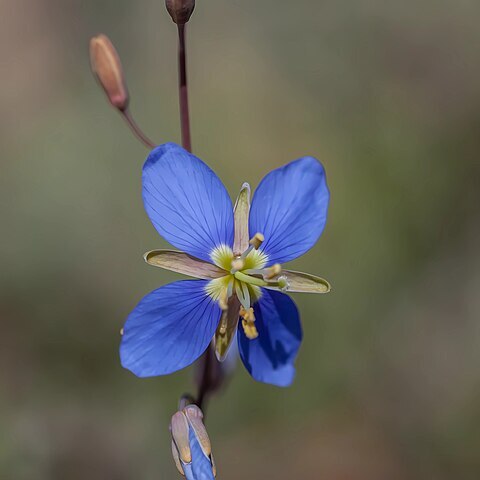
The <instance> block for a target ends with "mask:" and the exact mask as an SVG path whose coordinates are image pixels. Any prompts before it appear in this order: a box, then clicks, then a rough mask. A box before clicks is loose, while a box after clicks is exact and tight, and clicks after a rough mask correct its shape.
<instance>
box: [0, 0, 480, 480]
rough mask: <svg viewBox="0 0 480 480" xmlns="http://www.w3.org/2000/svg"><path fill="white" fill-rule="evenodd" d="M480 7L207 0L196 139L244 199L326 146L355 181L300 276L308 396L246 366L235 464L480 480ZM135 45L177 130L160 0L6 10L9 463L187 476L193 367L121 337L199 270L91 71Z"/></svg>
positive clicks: (146, 86)
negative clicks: (173, 263)
mask: <svg viewBox="0 0 480 480" xmlns="http://www.w3.org/2000/svg"><path fill="white" fill-rule="evenodd" d="M479 15H480V4H479V3H478V2H476V1H474V0H456V1H454V0H450V1H439V0H423V1H422V2H415V1H413V0H407V1H405V2H392V1H387V2H385V1H380V0H360V1H353V0H345V1H343V2H338V1H334V0H324V1H322V2H318V1H316V0H295V1H282V2H279V1H276V0H263V1H262V2H259V1H254V0H209V1H208V2H207V1H201V0H199V2H198V4H197V9H196V12H195V14H194V16H193V17H192V21H191V23H190V25H189V29H188V41H189V75H190V85H191V89H190V95H191V116H192V129H193V145H194V150H195V152H196V153H197V155H199V156H200V157H202V158H203V159H204V160H206V161H207V162H208V163H209V164H210V165H211V166H212V168H214V170H215V171H216V172H217V173H218V174H219V175H220V176H221V178H222V179H223V181H224V183H225V185H226V186H227V188H228V189H229V191H230V192H231V194H232V196H235V195H236V193H237V191H238V190H239V188H240V186H241V184H242V182H243V181H245V180H248V181H249V182H250V183H251V184H252V186H255V185H256V184H258V182H259V180H260V179H261V178H262V177H263V175H264V174H265V173H267V172H268V171H269V170H271V169H272V168H275V167H278V166H280V165H282V164H284V163H286V162H288V161H290V160H292V159H295V158H297V157H299V156H302V155H307V154H310V155H315V156H317V157H319V158H320V159H322V161H323V163H324V165H325V167H326V169H327V174H328V178H329V184H330V188H331V191H332V201H331V208H330V216H329V221H328V224H327V228H326V230H325V233H324V235H323V236H322V238H321V240H320V242H319V243H318V244H317V246H316V247H315V248H314V249H313V250H312V251H310V252H309V253H308V254H307V255H306V256H305V257H303V258H302V259H301V260H298V261H297V262H295V264H294V266H295V268H296V269H306V270H308V271H312V272H316V273H318V274H320V275H322V276H324V277H326V278H328V279H329V280H330V281H331V282H332V284H333V286H334V291H333V292H332V293H331V294H329V295H327V296H322V297H320V298H319V297H310V296H300V295H298V296H296V297H295V299H296V301H297V303H298V306H299V308H300V309H301V311H302V318H303V324H304V330H305V340H304V344H303V347H302V349H301V352H300V356H299V359H298V363H297V366H298V375H297V378H296V381H295V383H294V385H293V387H291V388H290V389H286V390H281V389H277V388H274V387H269V386H265V385H262V384H258V383H255V382H254V381H252V380H251V379H250V378H249V376H248V375H247V373H246V372H245V370H244V369H243V368H241V366H239V367H240V368H238V369H237V372H236V374H235V376H234V378H233V379H232V381H231V382H230V385H229V386H228V389H226V391H225V392H224V393H223V395H222V396H219V397H217V398H215V399H213V400H212V401H211V403H210V408H209V418H208V426H209V432H210V435H211V438H212V443H213V448H214V453H215V456H216V459H217V463H218V469H219V478H224V479H226V478H228V479H230V480H235V479H244V478H250V479H263V478H276V479H279V480H281V479H291V478H306V479H317V478H318V479H332V480H363V479H365V480H367V479H368V480H383V479H386V478H388V479H392V480H396V479H399V480H416V479H426V478H428V479H436V480H443V479H455V480H461V479H462V480H463V479H465V480H468V479H478V478H480V382H479V379H480V348H479V347H480V323H479V316H480V296H479V291H480V252H479V248H478V247H479V238H480V235H479V234H480V218H479V200H480V188H479V187H480V181H479V180H480V168H479V166H480V162H479V151H480V148H479V147H480V136H479V127H480V62H479V57H478V51H479V46H480V30H479V29H478V17H479ZM99 32H105V33H107V34H108V35H109V36H110V37H111V38H112V40H113V42H114V43H115V45H116V46H117V48H118V50H119V52H120V55H121V58H122V61H123V64H124V67H125V70H126V74H127V79H128V84H129V88H130V92H131V94H132V112H133V114H134V115H135V117H136V118H137V120H138V121H139V123H140V124H141V125H142V126H143V128H144V130H145V131H146V133H147V134H148V135H150V136H151V137H153V138H154V139H155V140H156V141H158V142H163V141H177V142H178V141H179V127H178V124H179V122H178V105H177V92H176V32H175V28H174V25H173V23H172V22H171V20H170V18H169V17H168V15H167V13H166V12H165V11H164V4H163V1H162V0H143V1H142V2H133V1H129V0H103V1H97V0H82V1H80V0H70V1H61V0H15V1H13V0H1V1H0V40H1V41H0V69H1V76H0V78H1V80H0V86H1V87H0V105H1V116H0V143H1V171H0V218H1V235H0V245H1V248H0V261H1V270H0V271H1V275H0V320H1V330H0V382H1V383H0V385H1V387H0V425H1V434H0V478H2V479H7V480H9V479H15V480H27V479H28V480H30V479H35V480H44V479H49V480H57V479H58V480H60V479H62V480H63V479H66V478H68V479H70V480H76V479H85V478H88V479H90V480H97V479H98V480H100V479H106V478H108V479H111V480H127V479H133V478H135V479H146V480H153V479H171V478H177V476H176V475H177V474H176V471H175V468H174V466H173V461H172V460H171V457H170V439H169V433H168V422H169V418H170V416H171V414H172V413H173V412H174V410H175V408H176V403H177V399H178V397H179V395H180V394H181V393H183V392H184V391H188V390H192V388H191V376H192V372H191V370H187V371H184V372H180V373H178V374H176V375H173V376H170V377H167V378H156V379H150V380H139V379H136V378H135V377H134V376H133V375H131V374H130V373H129V372H127V371H124V370H122V368H121V367H120V364H119V361H118V343H119V339H120V336H119V330H120V328H121V326H122V324H123V321H124V319H125V317H126V316H127V314H128V313H129V311H130V310H131V309H132V308H133V307H134V305H135V304H136V303H137V301H138V300H139V299H140V298H141V297H142V296H143V295H144V294H145V293H147V292H148V291H150V290H152V289H154V288H156V287H158V286H159V285H161V284H164V283H166V282H169V281H173V280H175V279H178V278H179V277H178V276H176V275H174V274H169V273H164V272H161V271H159V270H157V269H154V268H151V267H148V266H147V265H146V264H144V262H143V260H142V254H143V253H144V252H145V251H147V250H150V249H153V248H159V247H165V246H166V243H165V242H164V241H163V240H162V239H161V238H159V236H158V235H157V233H156V232H155V230H154V228H153V227H152V225H151V224H150V222H149V221H148V219H147V217H146V215H145V213H144V211H143V207H142V201H141V184H140V174H141V165H142V162H143V159H144V157H145V156H146V154H147V151H146V150H145V148H144V147H143V146H142V145H140V144H138V143H137V142H136V140H135V139H134V138H133V136H132V135H130V133H129V132H128V130H127V129H126V127H125V125H124V124H123V122H122V119H121V118H120V117H119V116H118V115H117V114H116V112H114V111H113V110H111V109H110V108H109V105H108V104H107V102H106V100H105V98H104V96H103V93H102V92H101V91H99V89H98V88H97V85H96V84H95V82H94V80H93V78H92V76H91V73H90V71H89V60H88V48H87V45H88V39H89V37H90V36H92V35H95V34H97V33H99Z"/></svg>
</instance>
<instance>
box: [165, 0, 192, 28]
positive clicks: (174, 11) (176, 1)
mask: <svg viewBox="0 0 480 480" xmlns="http://www.w3.org/2000/svg"><path fill="white" fill-rule="evenodd" d="M165 5H166V7H167V10H168V13H169V14H170V16H171V17H172V20H173V21H174V22H175V23H176V24H177V25H184V24H185V23H187V22H188V21H189V20H190V17H191V16H192V13H193V10H194V8H195V0H165Z"/></svg>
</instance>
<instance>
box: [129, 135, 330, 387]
mask: <svg viewBox="0 0 480 480" xmlns="http://www.w3.org/2000/svg"><path fill="white" fill-rule="evenodd" d="M143 200H144V205H145V210H146V212H147V214H148V216H149V217H150V220H151V221H152V223H153V225H154V227H155V228H156V229H157V231H158V232H159V233H160V235H162V236H163V237H164V238H165V239H166V240H167V241H168V242H170V243H171V244H172V245H174V246H175V247H176V248H178V249H181V250H182V251H181V252H180V251H174V250H154V251H151V252H148V253H146V254H145V260H146V261H147V263H149V264H150V265H154V266H157V267H161V268H164V269H167V270H172V271H175V272H178V273H181V274H185V275H188V276H190V277H193V278H195V279H196V280H183V281H178V282H174V283H171V284H168V285H165V286H163V287H160V288H159V289H157V290H154V291H153V292H151V293H150V294H148V295H147V296H146V297H144V298H143V299H142V300H141V301H140V303H139V304H138V305H137V307H136V308H135V309H134V310H133V312H132V313H131V314H130V316H129V317H128V319H127V321H126V323H125V327H124V329H123V337H122V342H121V346H120V357H121V362H122V365H123V366H124V367H125V368H127V369H129V370H131V371H132V372H133V373H134V374H135V375H137V376H139V377H150V376H156V375H165V374H169V373H172V372H175V371H177V370H180V369H182V368H184V367H186V366H188V365H190V364H191V363H192V362H194V361H195V360H196V359H197V358H198V357H199V356H200V355H201V354H202V353H203V352H204V351H205V350H206V349H207V347H208V345H209V344H210V342H212V340H213V341H214V345H215V352H216V355H217V358H218V359H219V360H220V361H222V360H223V359H224V358H225V356H226V354H227V352H228V349H229V347H230V345H231V343H232V341H234V339H235V337H237V339H238V340H237V341H238V347H239V352H240V357H241V359H242V361H243V363H244V365H245V367H246V368H247V370H248V372H249V373H250V374H251V375H252V377H253V378H254V379H256V380H258V381H260V382H265V383H270V384H274V385H278V386H288V385H290V384H291V382H292V381H293V378H294V375H295V368H294V361H295V358H296V356H297V352H298V349H299V347H300V343H301V340H302V328H301V324H300V319H299V314H298V310H297V307H296V306H295V304H294V302H293V301H292V300H291V299H290V297H289V296H288V295H286V294H285V293H284V292H310V293H327V292H328V291H329V290H330V285H329V283H328V282H327V281H326V280H323V279H322V278H320V277H317V276H314V275H310V274H306V273H301V272H295V271H291V270H285V269H284V268H283V267H282V264H283V263H285V262H288V261H290V260H293V259H295V258H297V257H299V256H300V255H302V254H304V253H305V252H306V251H307V250H309V249H310V248H311V247H312V246H313V245H314V244H315V242H316V241H317V240H318V238H319V237H320V235H321V233H322V231H323V229H324V227H325V223H326V219H327V209H328V202H329V191H328V187H327V183H326V178H325V171H324V169H323V167H322V165H321V164H320V162H319V161H318V160H316V159H315V158H312V157H303V158H300V159H298V160H296V161H294V162H291V163H289V164H287V165H285V166H284V167H281V168H278V169H276V170H274V171H272V172H270V173H269V174H268V175H267V176H266V177H265V178H264V179H263V180H262V181H261V183H260V184H259V186H258V188H257V190H256V192H255V194H254V196H253V199H252V202H251V203H250V186H249V185H248V184H247V183H245V184H243V186H242V188H241V191H240V194H239V196H238V198H237V201H236V203H235V206H233V205H232V202H231V200H230V197H229V195H228V193H227V190H226V189H225V187H224V186H223V184H222V182H221V181H220V179H219V178H218V177H217V176H216V175H215V173H214V172H213V171H212V170H211V169H210V168H209V167H208V166H207V165H206V164H205V163H203V162H202V161H201V160H200V159H198V158H197V157H195V156H194V155H192V154H191V153H189V152H187V151H186V150H184V149H183V148H181V147H179V146H178V145H175V144H173V143H167V144H165V145H161V146H159V147H157V148H155V149H154V150H152V152H151V153H150V155H149V156H148V158H147V160H146V162H145V165H144V167H143ZM237 333H238V334H237Z"/></svg>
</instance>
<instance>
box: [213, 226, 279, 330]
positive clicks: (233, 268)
mask: <svg viewBox="0 0 480 480" xmlns="http://www.w3.org/2000/svg"><path fill="white" fill-rule="evenodd" d="M263 240H264V238H263V235H262V234H260V233H257V234H255V235H254V236H253V238H252V239H251V240H250V242H249V247H248V248H247V249H246V250H245V251H244V252H243V253H242V254H241V255H239V256H235V255H234V254H233V251H232V249H231V248H230V247H228V246H226V245H222V246H220V247H217V248H215V250H214V251H213V252H212V253H211V258H212V260H213V263H215V265H217V266H218V267H220V268H222V269H223V270H225V276H223V277H220V278H216V279H214V280H212V281H210V282H209V283H208V284H207V287H206V289H207V293H208V294H209V295H210V297H212V299H213V300H215V301H217V302H218V304H219V306H220V308H222V310H227V309H228V303H229V302H228V300H229V298H230V297H231V296H232V295H236V296H237V297H238V300H239V301H240V304H241V307H240V310H239V312H238V314H239V317H241V319H242V326H243V330H244V332H245V335H246V336H247V338H249V339H254V338H257V336H258V332H257V329H256V327H255V315H254V312H253V308H252V305H253V304H254V303H255V302H256V301H257V300H258V299H259V298H260V297H261V295H262V290H261V288H260V287H277V288H280V289H281V290H286V289H287V288H288V284H287V280H286V278H285V277H283V276H281V275H280V274H281V271H282V268H281V266H280V264H275V265H273V266H271V267H267V268H265V265H266V264H267V260H268V257H267V255H266V254H265V253H263V252H262V251H261V250H259V248H260V245H261V244H262V242H263Z"/></svg>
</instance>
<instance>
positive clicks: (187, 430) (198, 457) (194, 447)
mask: <svg viewBox="0 0 480 480" xmlns="http://www.w3.org/2000/svg"><path fill="white" fill-rule="evenodd" d="M170 432H171V434H172V455H173V459H174V461H175V465H176V466H177V469H178V471H179V472H180V473H181V474H182V475H186V477H187V478H194V477H193V476H192V472H195V471H201V470H202V468H205V467H206V465H208V466H207V467H206V468H208V469H209V470H210V469H211V470H212V472H213V476H215V475H216V467H215V461H214V460H213V456H212V446H211V444H210V439H209V438H208V433H207V430H206V429H205V425H204V424H203V413H202V411H201V410H200V408H198V407H197V406H196V405H193V404H192V405H187V406H185V407H184V408H183V410H181V411H178V412H176V413H175V414H174V415H173V417H172V420H171V422H170ZM198 447H200V448H198ZM202 465H203V467H202ZM195 478H198V477H197V476H195ZM202 478H204V477H202ZM205 478H206V477H205ZM208 478H211V476H208Z"/></svg>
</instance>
